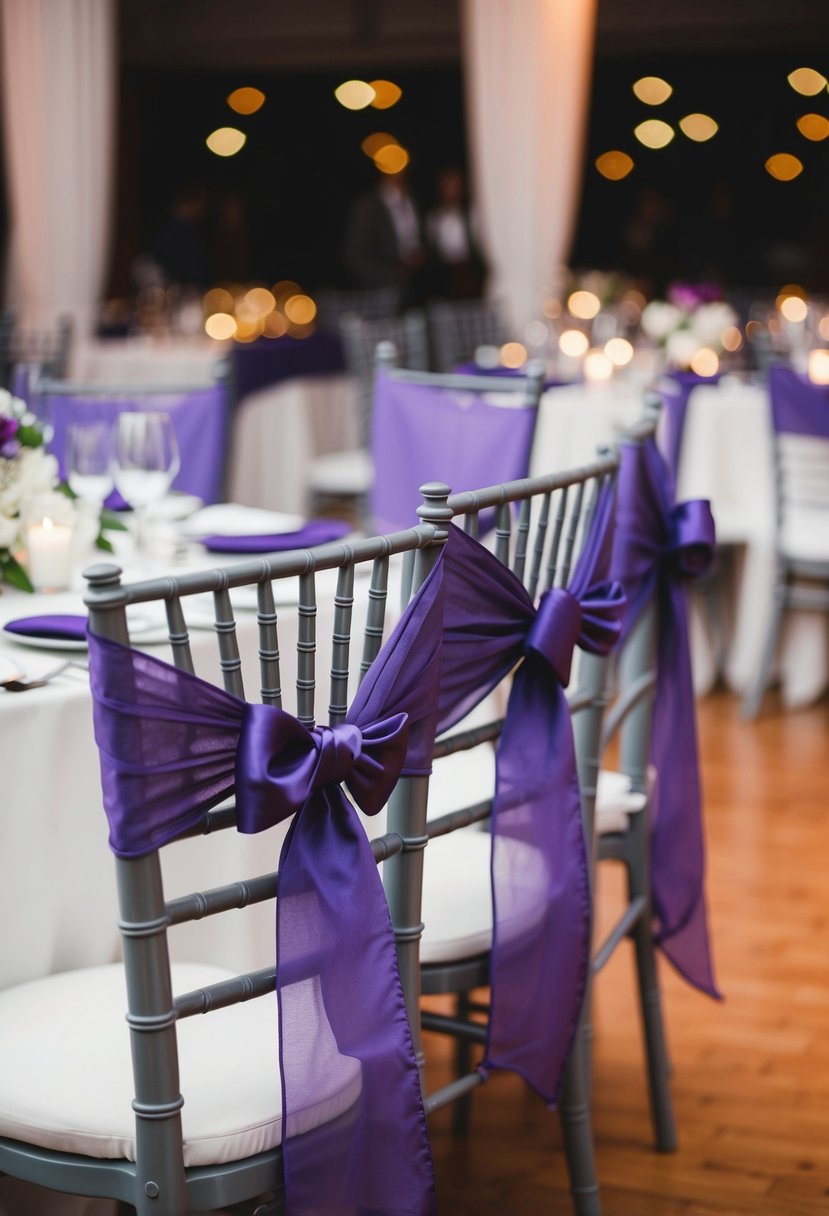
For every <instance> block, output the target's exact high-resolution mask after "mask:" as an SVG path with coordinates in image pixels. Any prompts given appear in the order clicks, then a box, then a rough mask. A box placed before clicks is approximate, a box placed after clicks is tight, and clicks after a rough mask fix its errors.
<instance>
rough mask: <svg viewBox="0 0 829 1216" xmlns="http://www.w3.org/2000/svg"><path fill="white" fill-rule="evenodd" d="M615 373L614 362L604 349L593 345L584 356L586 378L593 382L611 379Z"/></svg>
mask: <svg viewBox="0 0 829 1216" xmlns="http://www.w3.org/2000/svg"><path fill="white" fill-rule="evenodd" d="M612 375H613V364H612V363H611V361H610V360H609V359H608V357H607V355H606V354H605V353H604V351H603V350H599V349H598V347H595V346H594V347H593V349H592V350H589V351H588V352H587V354H586V355H585V356H584V378H585V380H590V381H593V382H597V381H602V380H609V379H610V377H611V376H612Z"/></svg>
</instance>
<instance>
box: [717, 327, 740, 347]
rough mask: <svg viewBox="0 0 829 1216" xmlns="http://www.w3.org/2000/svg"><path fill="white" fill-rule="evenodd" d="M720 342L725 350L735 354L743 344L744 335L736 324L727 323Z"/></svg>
mask: <svg viewBox="0 0 829 1216" xmlns="http://www.w3.org/2000/svg"><path fill="white" fill-rule="evenodd" d="M720 344H721V345H722V348H723V350H727V351H729V352H731V353H732V354H733V352H734V351H736V350H739V349H740V347H741V346H742V344H743V335H742V334H741V333H740V331H739V329H738V328H737V326H736V325H726V327H725V329H724V330H723V331H722V333H721V334H720Z"/></svg>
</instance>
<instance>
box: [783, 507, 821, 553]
mask: <svg viewBox="0 0 829 1216" xmlns="http://www.w3.org/2000/svg"><path fill="white" fill-rule="evenodd" d="M780 549H781V552H782V553H784V554H785V555H786V557H789V558H794V559H795V560H800V561H806V562H827V563H829V511H827V510H821V509H820V508H818V507H816V508H809V507H792V508H791V509H790V510H789V511H788V512H787V514H786V518H785V520H784V521H783V525H782V527H781V529H780Z"/></svg>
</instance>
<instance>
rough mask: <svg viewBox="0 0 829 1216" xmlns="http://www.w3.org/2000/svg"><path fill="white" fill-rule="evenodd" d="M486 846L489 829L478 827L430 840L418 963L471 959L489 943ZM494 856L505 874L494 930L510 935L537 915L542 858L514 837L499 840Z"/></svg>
mask: <svg viewBox="0 0 829 1216" xmlns="http://www.w3.org/2000/svg"><path fill="white" fill-rule="evenodd" d="M490 846H491V837H490V834H489V832H487V831H482V830H481V829H480V828H479V827H469V828H462V829H461V830H460V831H457V832H453V833H452V834H451V835H449V836H438V837H437V838H436V839H435V840H430V841H429V844H428V845H427V847H426V857H425V864H424V873H423V923H424V926H425V927H424V931H423V937H422V939H421V943H420V961H421V962H422V963H446V962H452V961H457V960H460V959H465V958H473V957H474V956H475V955H476V954H482V953H484V952H485V951H486V950H489V949H490V947H491V946H492V892H491V885H490V877H489V859H490ZM497 859H498V865H499V866H500V867H502V874H503V878H504V879H505V881H504V882H503V896H504V897H503V899H502V901H501V906H500V912H499V932H501V934H502V935H503V937H504V939H505V940H512V939H514V938H516V937H519V936H521V935H523V934H524V933H527V932H529V930H530V929H532V928H533V926H534V925H535V924H536V923H537V922H538V920H539V916H540V910H539V906H538V900H537V898H536V893H537V891H538V889H539V886H543V885H544V872H543V866H544V862H543V858H542V857H541V854H540V853H539V852H538V851H537V850H536V849H533V848H532V847H531V846H530V845H527V844H524V843H522V842H521V841H516V840H501V841H500V842H499V848H498V850H497ZM542 911H543V910H542Z"/></svg>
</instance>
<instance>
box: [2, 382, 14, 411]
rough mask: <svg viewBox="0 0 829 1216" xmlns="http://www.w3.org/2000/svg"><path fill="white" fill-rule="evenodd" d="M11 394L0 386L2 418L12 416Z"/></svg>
mask: <svg viewBox="0 0 829 1216" xmlns="http://www.w3.org/2000/svg"><path fill="white" fill-rule="evenodd" d="M11 404H12V395H11V393H10V392H9V390H8V389H5V388H0V416H2V417H3V418H13V417H14V415H13V414H12V410H11Z"/></svg>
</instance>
